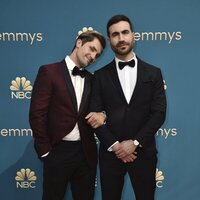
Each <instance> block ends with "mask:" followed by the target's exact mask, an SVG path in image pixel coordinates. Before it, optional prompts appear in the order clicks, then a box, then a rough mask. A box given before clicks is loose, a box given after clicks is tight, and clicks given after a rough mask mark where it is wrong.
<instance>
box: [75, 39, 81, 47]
mask: <svg viewBox="0 0 200 200" xmlns="http://www.w3.org/2000/svg"><path fill="white" fill-rule="evenodd" d="M81 46H82V40H81V39H78V40H76V47H78V48H79V47H81Z"/></svg>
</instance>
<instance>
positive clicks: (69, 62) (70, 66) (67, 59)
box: [65, 55, 76, 70]
mask: <svg viewBox="0 0 200 200" xmlns="http://www.w3.org/2000/svg"><path fill="white" fill-rule="evenodd" d="M65 62H66V65H67V68H68V69H69V70H73V68H74V67H75V66H76V64H75V63H74V62H73V60H72V59H71V58H70V57H69V56H68V55H67V56H66V57H65Z"/></svg>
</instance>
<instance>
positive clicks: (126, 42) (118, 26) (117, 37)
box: [108, 21, 134, 60]
mask: <svg viewBox="0 0 200 200" xmlns="http://www.w3.org/2000/svg"><path fill="white" fill-rule="evenodd" d="M108 40H109V42H110V46H111V48H112V50H113V51H114V52H115V55H116V57H118V58H119V59H121V60H128V59H131V58H132V56H133V51H132V49H133V44H134V33H133V32H132V31H131V28H130V25H129V23H128V22H126V21H120V22H118V23H115V24H113V25H111V26H110V27H109V38H108Z"/></svg>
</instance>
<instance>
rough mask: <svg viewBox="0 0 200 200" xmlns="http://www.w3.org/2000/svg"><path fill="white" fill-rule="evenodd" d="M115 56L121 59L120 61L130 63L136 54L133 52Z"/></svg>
mask: <svg viewBox="0 0 200 200" xmlns="http://www.w3.org/2000/svg"><path fill="white" fill-rule="evenodd" d="M115 56H116V57H117V58H118V59H119V60H123V61H125V62H126V61H129V60H131V59H132V58H133V57H134V53H133V52H132V51H131V52H130V53H128V54H126V55H119V54H115Z"/></svg>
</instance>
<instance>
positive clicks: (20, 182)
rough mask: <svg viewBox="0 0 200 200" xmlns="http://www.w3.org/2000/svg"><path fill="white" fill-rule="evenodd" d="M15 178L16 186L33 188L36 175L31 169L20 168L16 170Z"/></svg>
mask: <svg viewBox="0 0 200 200" xmlns="http://www.w3.org/2000/svg"><path fill="white" fill-rule="evenodd" d="M15 180H16V187H17V188H24V189H27V188H35V187H36V186H35V183H36V182H35V181H36V180H37V177H36V176H35V172H34V171H31V170H30V169H29V168H27V169H24V168H22V169H20V170H19V171H17V173H16V176H15Z"/></svg>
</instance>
